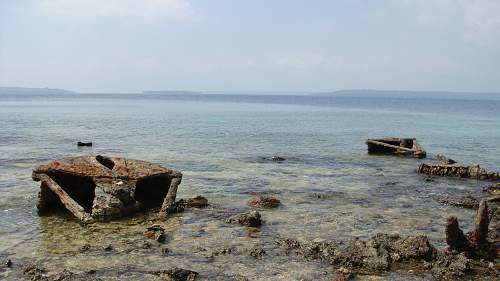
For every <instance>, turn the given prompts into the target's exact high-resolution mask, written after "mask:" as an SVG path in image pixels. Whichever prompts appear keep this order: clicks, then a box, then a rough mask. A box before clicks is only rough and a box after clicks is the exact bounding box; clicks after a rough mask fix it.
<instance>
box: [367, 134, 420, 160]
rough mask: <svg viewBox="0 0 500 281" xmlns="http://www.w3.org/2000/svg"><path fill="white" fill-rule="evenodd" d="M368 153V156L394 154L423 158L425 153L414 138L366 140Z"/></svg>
mask: <svg viewBox="0 0 500 281" xmlns="http://www.w3.org/2000/svg"><path fill="white" fill-rule="evenodd" d="M366 145H368V153H370V154H395V155H402V156H411V157H416V158H425V157H426V156H427V153H426V152H425V150H424V148H423V147H422V146H421V145H420V144H419V143H418V142H417V139H415V138H382V139H368V140H366Z"/></svg>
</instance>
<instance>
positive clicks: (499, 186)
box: [483, 183, 500, 195]
mask: <svg viewBox="0 0 500 281" xmlns="http://www.w3.org/2000/svg"><path fill="white" fill-rule="evenodd" d="M483 192H485V193H488V194H490V195H500V183H495V184H492V185H490V186H487V187H485V188H483Z"/></svg>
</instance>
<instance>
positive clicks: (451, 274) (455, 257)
mask: <svg viewBox="0 0 500 281" xmlns="http://www.w3.org/2000/svg"><path fill="white" fill-rule="evenodd" d="M470 270H471V268H470V260H469V259H468V258H467V257H466V256H465V255H464V254H440V255H439V256H438V258H437V260H436V262H435V263H434V266H433V267H432V270H431V272H432V274H433V275H434V276H436V277H438V278H439V279H443V280H456V279H457V278H463V277H464V276H465V275H466V274H467V273H468V272H469V271H470Z"/></svg>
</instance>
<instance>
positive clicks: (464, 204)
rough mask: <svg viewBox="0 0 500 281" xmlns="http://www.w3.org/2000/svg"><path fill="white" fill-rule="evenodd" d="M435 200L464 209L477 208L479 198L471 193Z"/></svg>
mask: <svg viewBox="0 0 500 281" xmlns="http://www.w3.org/2000/svg"><path fill="white" fill-rule="evenodd" d="M437 201H438V202H439V203H441V204H446V205H451V206H455V207H460V208H466V209H477V208H479V201H480V199H479V198H477V197H474V196H472V195H467V196H462V197H441V198H438V199H437Z"/></svg>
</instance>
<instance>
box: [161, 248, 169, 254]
mask: <svg viewBox="0 0 500 281" xmlns="http://www.w3.org/2000/svg"><path fill="white" fill-rule="evenodd" d="M161 253H162V254H163V255H168V254H169V253H170V249H169V248H167V247H163V248H161Z"/></svg>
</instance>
